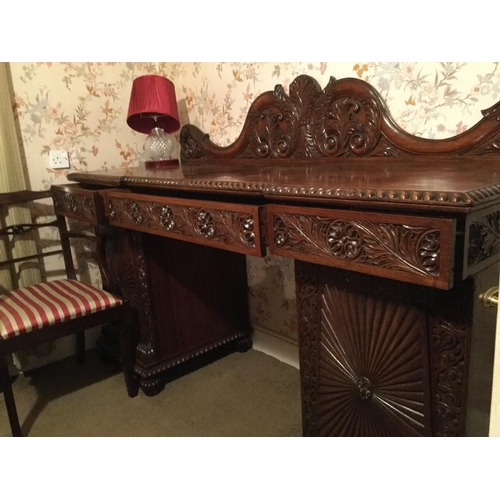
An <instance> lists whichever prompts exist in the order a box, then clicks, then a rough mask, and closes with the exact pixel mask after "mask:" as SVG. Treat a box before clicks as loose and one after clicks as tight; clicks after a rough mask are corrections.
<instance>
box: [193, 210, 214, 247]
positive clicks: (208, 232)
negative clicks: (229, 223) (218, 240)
mask: <svg viewBox="0 0 500 500" xmlns="http://www.w3.org/2000/svg"><path fill="white" fill-rule="evenodd" d="M196 230H197V231H198V233H200V234H201V235H202V236H203V237H204V238H207V239H209V240H210V239H212V238H213V237H214V236H215V222H214V218H213V217H212V215H211V214H210V212H208V211H207V210H204V209H201V210H198V211H197V212H196Z"/></svg>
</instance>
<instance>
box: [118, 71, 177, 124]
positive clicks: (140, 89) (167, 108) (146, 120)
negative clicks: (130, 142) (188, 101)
mask: <svg viewBox="0 0 500 500" xmlns="http://www.w3.org/2000/svg"><path fill="white" fill-rule="evenodd" d="M153 116H155V117H157V120H156V122H155V120H154V119H153ZM127 124H128V125H129V127H130V128H132V129H134V130H135V131H137V132H142V133H143V134H149V133H150V132H151V130H152V129H153V128H154V127H155V126H158V127H160V128H162V129H163V130H165V132H166V133H167V134H171V133H172V132H175V131H176V130H179V127H180V122H179V111H178V110H177V99H176V97H175V87H174V84H173V83H172V82H171V81H170V80H168V79H167V78H165V77H163V76H158V75H144V76H140V77H139V78H136V79H135V80H134V82H133V84H132V93H131V94H130V104H129V107H128V114H127Z"/></svg>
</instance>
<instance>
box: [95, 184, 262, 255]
mask: <svg viewBox="0 0 500 500" xmlns="http://www.w3.org/2000/svg"><path fill="white" fill-rule="evenodd" d="M104 197H105V210H106V215H107V217H108V220H109V222H110V224H111V225H113V226H119V227H123V228H126V229H133V230H135V231H143V232H146V233H151V234H156V235H159V236H165V237H167V238H175V239H178V240H183V241H189V242H192V243H199V244H201V245H206V246H211V247H216V248H222V249H224V250H231V251H232V252H238V253H244V254H248V255H256V256H262V255H263V252H264V246H263V243H262V234H261V224H262V223H263V217H262V214H263V207H260V206H255V205H240V204H234V203H222V202H214V201H200V200H186V199H182V198H170V197H166V196H150V195H140V194H133V193H130V192H124V191H107V192H106V193H105V194H104Z"/></svg>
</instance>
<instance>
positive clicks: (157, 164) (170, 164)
mask: <svg viewBox="0 0 500 500" xmlns="http://www.w3.org/2000/svg"><path fill="white" fill-rule="evenodd" d="M144 166H145V167H146V168H147V169H149V170H156V169H162V168H178V167H179V160H146V161H145V162H144Z"/></svg>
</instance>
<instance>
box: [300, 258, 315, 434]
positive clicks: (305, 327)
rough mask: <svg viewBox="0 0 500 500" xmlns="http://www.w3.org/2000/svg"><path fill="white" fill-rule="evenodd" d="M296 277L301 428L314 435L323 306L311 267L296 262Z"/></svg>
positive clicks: (304, 432)
mask: <svg viewBox="0 0 500 500" xmlns="http://www.w3.org/2000/svg"><path fill="white" fill-rule="evenodd" d="M295 276H296V294H297V309H298V318H299V325H298V326H299V348H300V373H301V383H302V428H303V434H304V436H312V435H314V434H315V433H316V432H317V414H316V396H317V370H318V365H317V357H318V335H319V318H320V312H321V308H320V303H319V293H318V281H317V277H316V274H315V273H314V272H312V268H311V266H308V265H307V264H304V263H302V262H296V263H295Z"/></svg>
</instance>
